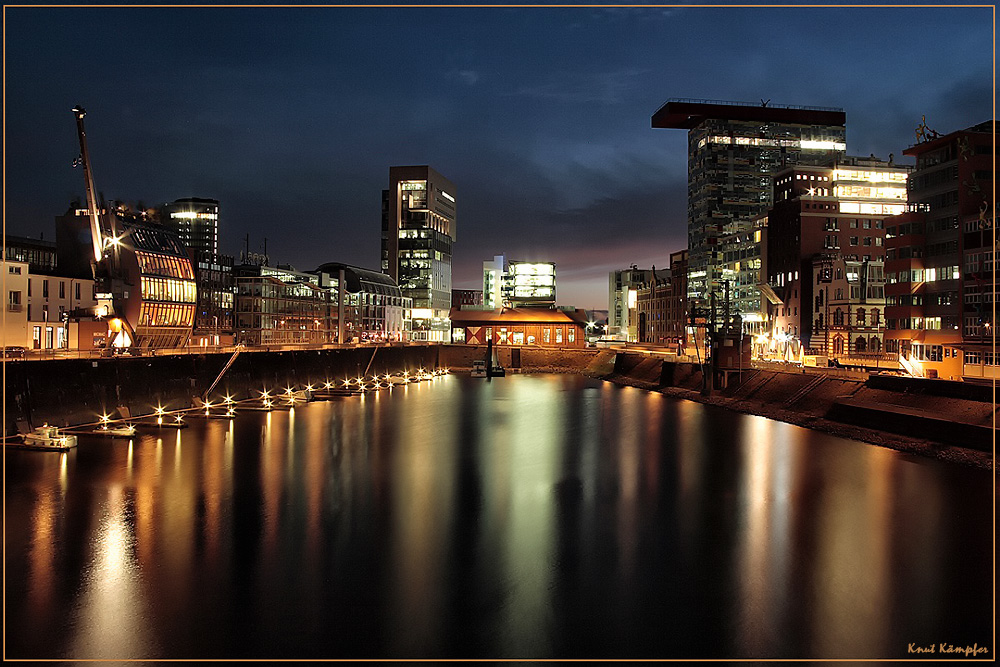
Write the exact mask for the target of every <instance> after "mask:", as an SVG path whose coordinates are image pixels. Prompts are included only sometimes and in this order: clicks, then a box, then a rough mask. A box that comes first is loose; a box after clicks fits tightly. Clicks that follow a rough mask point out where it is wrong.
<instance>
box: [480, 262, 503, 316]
mask: <svg viewBox="0 0 1000 667" xmlns="http://www.w3.org/2000/svg"><path fill="white" fill-rule="evenodd" d="M506 273H507V260H505V259H504V256H503V255H496V256H494V257H493V260H492V261H486V262H483V308H484V309H486V310H495V309H497V308H500V307H502V306H503V277H504V275H505V274H506Z"/></svg>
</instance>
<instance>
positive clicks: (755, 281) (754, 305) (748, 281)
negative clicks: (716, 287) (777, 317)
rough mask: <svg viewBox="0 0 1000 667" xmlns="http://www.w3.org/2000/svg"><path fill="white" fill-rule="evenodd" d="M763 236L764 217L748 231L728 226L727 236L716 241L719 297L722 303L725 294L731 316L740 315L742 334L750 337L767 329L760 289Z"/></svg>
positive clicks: (735, 225)
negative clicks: (719, 250) (718, 258)
mask: <svg viewBox="0 0 1000 667" xmlns="http://www.w3.org/2000/svg"><path fill="white" fill-rule="evenodd" d="M766 234H767V215H760V216H757V217H755V218H754V219H753V220H752V221H751V223H750V227H749V228H747V227H746V226H745V225H743V224H741V223H740V224H737V223H733V224H732V225H727V227H726V233H725V234H724V235H723V236H721V237H719V247H720V248H721V250H722V263H721V264H720V276H721V281H722V285H723V289H722V290H721V292H722V294H721V296H722V297H723V299H725V296H726V294H727V291H728V295H729V299H730V306H731V310H732V313H733V314H734V315H736V314H738V315H739V318H740V324H741V326H742V330H743V331H744V332H745V333H747V334H751V335H753V334H759V333H762V332H763V331H764V330H765V329H766V323H765V313H767V307H766V306H765V305H764V298H763V296H762V295H761V291H760V288H759V285H760V283H761V266H762V261H763V260H762V256H763V254H764V253H763V250H764V248H765V247H766V244H767V241H766ZM727 287H728V290H727Z"/></svg>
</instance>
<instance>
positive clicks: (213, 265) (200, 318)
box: [188, 248, 236, 347]
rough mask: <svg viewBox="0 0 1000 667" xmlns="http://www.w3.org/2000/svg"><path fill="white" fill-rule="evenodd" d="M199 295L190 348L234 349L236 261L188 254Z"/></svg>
mask: <svg viewBox="0 0 1000 667" xmlns="http://www.w3.org/2000/svg"><path fill="white" fill-rule="evenodd" d="M188 252H189V254H190V255H191V265H192V266H193V267H194V275H195V282H196V284H197V291H198V303H197V308H196V309H195V317H194V331H193V333H192V340H191V344H192V345H195V346H199V347H208V346H217V345H232V344H233V342H234V341H235V333H234V324H235V307H236V278H235V277H234V276H233V257H232V256H231V255H219V254H217V253H213V252H209V251H207V250H198V251H196V250H194V249H190V248H189V250H188Z"/></svg>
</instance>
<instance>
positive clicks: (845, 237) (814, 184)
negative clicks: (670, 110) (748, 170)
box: [761, 157, 911, 355]
mask: <svg viewBox="0 0 1000 667" xmlns="http://www.w3.org/2000/svg"><path fill="white" fill-rule="evenodd" d="M910 170H911V168H910V167H908V166H905V165H896V164H894V163H893V162H891V161H888V162H887V161H884V160H879V159H876V158H870V157H869V158H856V157H845V158H841V159H839V160H836V161H834V162H833V163H831V164H830V165H828V166H822V167H817V166H807V165H799V166H795V167H790V168H787V169H784V170H782V171H780V172H778V173H777V174H776V175H775V177H774V200H775V201H774V205H773V207H772V208H771V210H770V212H769V213H768V221H767V253H766V267H765V271H766V275H767V282H766V283H764V284H762V285H761V291H762V292H763V293H764V295H765V296H766V297H767V299H768V301H769V312H768V313H767V319H768V324H769V331H770V334H771V336H772V338H774V337H777V338H780V339H781V340H782V342H785V341H789V342H788V344H787V345H783V346H782V347H783V350H785V349H787V350H790V351H791V353H792V354H794V355H798V354H800V353H801V352H802V351H803V349H804V348H812V349H814V350H816V351H817V353H828V354H829V353H830V352H831V350H829V349H823V348H828V347H829V346H828V345H827V342H826V341H827V336H826V331H827V329H828V326H827V325H828V324H829V317H830V313H828V312H827V308H828V306H829V303H830V299H831V298H835V299H838V298H837V297H836V296H835V294H836V292H834V296H832V297H831V295H829V294H827V292H828V290H827V287H828V286H829V285H830V284H831V283H830V282H829V281H830V280H841V279H844V276H837V275H836V271H837V267H839V264H837V265H836V266H834V264H831V263H830V262H834V263H835V259H836V257H840V258H842V259H843V260H845V261H846V262H847V263H848V268H851V269H852V270H853V268H854V266H855V264H857V265H858V267H861V268H858V269H857V270H856V271H853V273H857V274H858V275H859V276H860V277H859V280H861V281H862V282H857V281H852V282H851V286H850V288H851V290H854V291H855V292H856V297H857V298H856V299H854V301H858V304H856V305H859V307H862V308H864V309H865V310H866V312H867V316H868V317H869V318H875V319H876V321H881V318H882V313H880V312H878V311H880V310H881V302H880V300H881V299H884V294H880V292H881V290H882V289H883V283H884V280H883V279H882V266H883V263H884V261H885V258H886V249H885V245H884V242H885V229H884V224H883V221H884V219H885V218H887V217H890V216H892V215H895V214H898V213H900V212H902V211H903V210H904V209H905V208H906V206H907V204H906V181H907V176H908V174H909V172H910ZM818 255H830V256H831V257H830V258H829V262H826V264H829V266H830V267H831V270H832V271H833V272H834V273H833V276H832V278H830V277H825V278H823V279H822V280H820V279H819V278H818V277H817V275H816V274H815V268H814V259H815V258H816V257H817V256H818ZM852 262H853V263H855V264H851V263H852ZM826 264H824V266H826ZM864 267H868V268H864ZM848 268H845V269H844V271H845V272H847V271H848ZM862 283H863V284H865V285H870V286H872V288H873V289H872V290H871V291H870V292H869V291H868V290H867V288H866V289H865V290H862V291H857V290H855V288H859V287H860V285H861V284H862ZM842 288H843V289H844V290H845V295H847V296H844V297H841V298H847V299H848V300H851V299H852V298H853V297H850V296H849V292H848V291H847V289H848V286H846V285H844V286H842ZM862 292H863V293H862ZM838 300H839V299H838ZM866 300H872V303H871V304H869V305H867V306H865V305H864V303H865V301H866ZM854 301H852V303H854ZM834 312H835V310H834ZM858 351H859V350H857V348H856V347H851V346H845V348H844V354H847V355H850V354H853V353H855V352H858ZM865 352H867V349H866V350H865Z"/></svg>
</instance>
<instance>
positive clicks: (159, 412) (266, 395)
mask: <svg viewBox="0 0 1000 667" xmlns="http://www.w3.org/2000/svg"><path fill="white" fill-rule="evenodd" d="M448 372H449V371H448V369H447V368H445V369H438V370H435V371H433V372H432V373H431V375H432V376H437V375H446V374H447V373H448ZM427 374H428V373H427V371H426V370H425V369H423V368H420V369H418V370H417V372H416V373H415V374H414V375H413V377H417V378H420V377H423V376H425V375H427ZM383 377H384V380H385V384H384V385H383V384H380V383H379V376H377V375H373V376H371V382H372V384H371V385H370V386H369V385H367V384H365V379H366V378H363V377H357V378H348V379H346V380H344V387H345V388H350V387H351V385H352V384H353V385H356V386H357V387H358V389H360V390H362V391H364V390H365V389H380V388H386V387H392V382H391V381H390V380H391V378H392V377H393V376H392V375H390V374H389V373H386V374H385V376H383ZM409 378H410V373H409V371H403V379H404V380H406V381H407V382H409ZM323 388H324V389H336V388H337V387H336V382H335V381H329V380H327V381H326V382H324V383H323ZM306 391H315V387H314V386H313V385H311V384H307V385H306ZM285 398H286V400H287V401H288V402H289V403H290V404H293V405H294V403H295V402H296V400H297V399H296V398H295V390H294V389H292V388H291V387H286V388H285ZM260 400H261V402H262V404H263V405H264V407H266V408H270V407H272V406H273V405H274V401H272V400H271V392H270V390H269V389H264V391H262V392H261V393H260ZM236 402H237V401H235V400H234V399H233V397H232V396H231V395H229V394H227V395H226V396H225V397H224V398H223V399H222V403H223V404H224V405H225V406H226V414H225V416H227V417H233V416H235V415H236V408H235V407H234V406H235V404H236ZM204 407H205V416H206V417H207V416H209V415H210V414H211V412H210V410H211V408H212V402H211V401H206V402H205V406H204ZM191 410H193V409H181V410H173V411H170V412H167V410H166V408H164V407H163V406H162V405H157V406H156V409H155V411H154V413H153V414H155V415H156V423H157V424H162V423H163V418H164V417H165V416H166V415H167V414H173V415H174V420H175V421H176V422H177V423H181V422H183V421H184V415H183V413H184V412H188V411H191ZM110 423H111V415H108V414H103V415H101V430H104V431H106V430H108V425H109V424H110Z"/></svg>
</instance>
